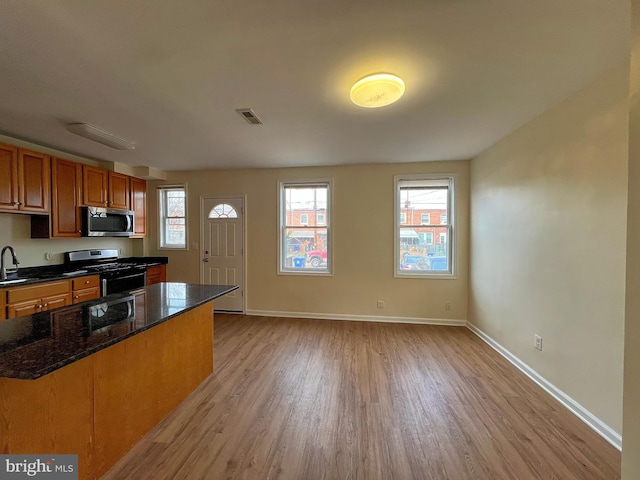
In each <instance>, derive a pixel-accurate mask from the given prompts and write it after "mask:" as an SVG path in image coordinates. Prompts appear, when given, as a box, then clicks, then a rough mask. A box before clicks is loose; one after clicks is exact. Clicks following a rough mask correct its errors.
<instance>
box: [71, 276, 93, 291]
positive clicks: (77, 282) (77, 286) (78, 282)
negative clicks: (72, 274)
mask: <svg viewBox="0 0 640 480" xmlns="http://www.w3.org/2000/svg"><path fill="white" fill-rule="evenodd" d="M72 281H73V290H82V289H83V288H93V287H99V286H100V275H90V276H88V277H80V278H74V279H73V280H72Z"/></svg>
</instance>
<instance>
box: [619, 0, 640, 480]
mask: <svg viewBox="0 0 640 480" xmlns="http://www.w3.org/2000/svg"><path fill="white" fill-rule="evenodd" d="M632 8H633V17H632V23H633V47H632V51H631V77H630V78H631V82H630V105H629V203H628V211H627V301H626V312H625V313H626V316H625V337H624V345H625V346H624V357H625V358H624V360H625V361H624V417H623V427H622V432H623V441H622V478H623V480H636V479H638V478H640V455H639V454H638V453H639V452H640V295H638V292H640V0H634V1H633V2H632Z"/></svg>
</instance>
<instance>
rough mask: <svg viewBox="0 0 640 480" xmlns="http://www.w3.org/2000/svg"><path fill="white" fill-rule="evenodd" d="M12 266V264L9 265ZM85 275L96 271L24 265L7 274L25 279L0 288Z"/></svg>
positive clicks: (129, 260)
mask: <svg viewBox="0 0 640 480" xmlns="http://www.w3.org/2000/svg"><path fill="white" fill-rule="evenodd" d="M118 263H126V264H134V265H139V266H145V267H152V266H154V265H164V264H167V263H168V258H167V257H124V258H119V259H118ZM9 266H10V267H13V265H9ZM85 275H96V273H88V272H87V271H86V270H82V269H80V270H68V267H67V265H64V264H62V265H47V266H40V267H24V268H20V269H18V274H17V275H15V274H13V275H11V276H9V280H15V279H20V278H26V279H27V280H26V281H24V282H19V283H9V284H6V285H5V284H2V283H1V282H0V288H12V287H22V286H24V285H33V284H37V283H42V282H53V281H55V280H66V279H68V278H74V277H83V276H85Z"/></svg>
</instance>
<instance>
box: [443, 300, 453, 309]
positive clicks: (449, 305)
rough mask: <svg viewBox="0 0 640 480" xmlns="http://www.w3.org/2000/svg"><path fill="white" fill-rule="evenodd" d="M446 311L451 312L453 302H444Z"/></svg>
mask: <svg viewBox="0 0 640 480" xmlns="http://www.w3.org/2000/svg"><path fill="white" fill-rule="evenodd" d="M444 309H445V310H451V302H444Z"/></svg>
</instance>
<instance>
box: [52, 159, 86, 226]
mask: <svg viewBox="0 0 640 480" xmlns="http://www.w3.org/2000/svg"><path fill="white" fill-rule="evenodd" d="M51 180H52V181H51V236H52V237H79V236H81V228H82V218H81V216H80V203H81V201H82V200H81V198H80V195H81V185H82V165H81V164H79V163H76V162H70V161H68V160H62V159H60V158H53V159H52V161H51Z"/></svg>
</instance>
